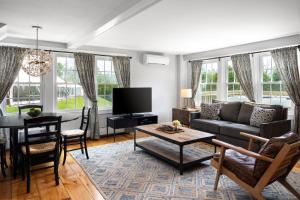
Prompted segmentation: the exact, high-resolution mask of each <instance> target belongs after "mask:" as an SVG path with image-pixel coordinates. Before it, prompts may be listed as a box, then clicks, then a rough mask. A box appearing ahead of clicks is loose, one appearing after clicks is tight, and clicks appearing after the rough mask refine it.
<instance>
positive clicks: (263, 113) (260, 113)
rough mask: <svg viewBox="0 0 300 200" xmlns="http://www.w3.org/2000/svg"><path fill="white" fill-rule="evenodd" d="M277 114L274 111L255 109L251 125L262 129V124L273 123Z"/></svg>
mask: <svg viewBox="0 0 300 200" xmlns="http://www.w3.org/2000/svg"><path fill="white" fill-rule="evenodd" d="M275 112H276V111H275V110H274V109H264V108H260V107H254V109H253V112H252V114H251V118H250V125H251V126H256V127H260V125H261V124H262V123H268V122H271V121H272V120H273V116H274V114H275Z"/></svg>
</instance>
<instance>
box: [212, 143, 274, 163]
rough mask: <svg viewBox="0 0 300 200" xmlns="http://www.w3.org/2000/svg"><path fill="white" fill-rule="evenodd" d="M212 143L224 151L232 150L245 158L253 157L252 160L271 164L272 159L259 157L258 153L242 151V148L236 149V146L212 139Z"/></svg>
mask: <svg viewBox="0 0 300 200" xmlns="http://www.w3.org/2000/svg"><path fill="white" fill-rule="evenodd" d="M212 141H213V143H215V144H217V145H219V146H221V147H224V148H226V149H232V150H234V151H237V152H239V153H241V154H244V155H246V156H250V157H253V158H256V159H259V160H263V161H267V162H272V161H273V159H272V158H269V157H267V156H263V155H260V154H258V153H255V152H252V151H249V150H247V149H244V148H242V147H237V146H234V145H232V144H228V143H226V142H222V141H220V140H216V139H213V140H212Z"/></svg>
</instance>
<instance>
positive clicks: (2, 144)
mask: <svg viewBox="0 0 300 200" xmlns="http://www.w3.org/2000/svg"><path fill="white" fill-rule="evenodd" d="M0 116H1V117H2V116H3V112H2V110H1V108H0ZM6 142H7V139H6V134H5V130H4V129H0V162H1V172H2V175H3V177H6V173H5V168H7V162H6Z"/></svg>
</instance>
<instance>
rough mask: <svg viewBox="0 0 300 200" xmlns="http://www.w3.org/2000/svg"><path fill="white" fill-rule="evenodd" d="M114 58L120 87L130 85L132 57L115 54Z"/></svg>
mask: <svg viewBox="0 0 300 200" xmlns="http://www.w3.org/2000/svg"><path fill="white" fill-rule="evenodd" d="M112 60H113V65H114V70H115V73H116V77H117V81H118V84H119V87H122V88H123V87H124V88H128V87H130V58H129V57H124V56H114V57H113V59H112Z"/></svg>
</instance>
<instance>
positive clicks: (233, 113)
mask: <svg viewBox="0 0 300 200" xmlns="http://www.w3.org/2000/svg"><path fill="white" fill-rule="evenodd" d="M240 109H241V102H239V101H237V102H228V103H225V104H223V105H222V106H221V110H220V117H221V119H222V120H225V121H230V122H237V119H238V116H239V113H240Z"/></svg>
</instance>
